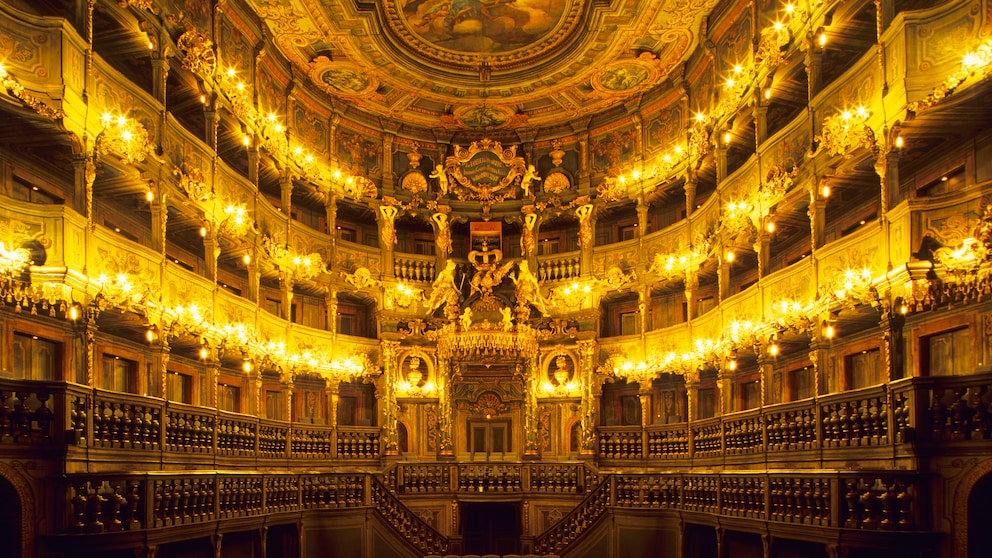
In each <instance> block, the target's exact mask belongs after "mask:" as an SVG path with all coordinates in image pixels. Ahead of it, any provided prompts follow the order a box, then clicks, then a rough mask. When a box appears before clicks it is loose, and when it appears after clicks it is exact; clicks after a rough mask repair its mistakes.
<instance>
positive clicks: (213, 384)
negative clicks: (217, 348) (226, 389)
mask: <svg viewBox="0 0 992 558" xmlns="http://www.w3.org/2000/svg"><path fill="white" fill-rule="evenodd" d="M201 350H202V351H205V354H204V355H203V356H204V359H203V373H204V374H206V375H207V393H203V394H200V403H201V404H202V405H203V406H205V407H213V408H215V409H216V408H218V407H219V405H220V397H219V394H220V383H219V382H220V380H219V378H220V362H219V361H217V359H216V358H215V354H214V349H213V348H212V347H208V346H207V345H204V346H203V348H202V349H201Z"/></svg>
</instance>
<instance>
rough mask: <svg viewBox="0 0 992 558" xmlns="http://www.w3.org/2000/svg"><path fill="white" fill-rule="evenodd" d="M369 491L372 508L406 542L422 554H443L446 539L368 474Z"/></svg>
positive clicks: (445, 550)
mask: <svg viewBox="0 0 992 558" xmlns="http://www.w3.org/2000/svg"><path fill="white" fill-rule="evenodd" d="M369 493H370V495H371V504H372V507H373V509H375V511H376V512H378V513H379V515H380V516H381V517H382V519H384V520H385V521H386V522H387V523H389V525H391V526H392V527H393V529H395V530H396V532H397V533H399V534H400V535H401V536H402V537H403V538H404V539H406V541H407V542H409V543H410V544H412V545H414V546H415V547H417V549H418V550H420V551H421V552H422V553H424V554H443V553H445V552H447V550H448V539H447V538H445V537H444V535H442V534H441V533H438V532H437V531H436V530H435V529H434V528H433V527H431V526H430V525H429V524H428V523H427V522H426V521H424V520H423V519H422V518H421V517H420V516H419V515H417V514H416V513H414V512H413V511H411V510H410V509H409V508H407V507H406V506H405V505H403V502H401V501H400V500H399V498H397V497H396V496H395V495H394V494H393V493H392V492H390V490H389V489H388V488H386V485H384V484H383V483H382V481H380V480H379V479H377V478H376V477H374V476H371V475H370V476H369Z"/></svg>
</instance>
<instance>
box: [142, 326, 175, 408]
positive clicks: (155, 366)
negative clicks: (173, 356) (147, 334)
mask: <svg viewBox="0 0 992 558" xmlns="http://www.w3.org/2000/svg"><path fill="white" fill-rule="evenodd" d="M151 353H152V358H151V361H152V362H151V364H152V366H151V374H149V378H148V386H147V393H148V395H149V396H151V397H166V396H167V395H168V391H167V389H166V382H167V378H168V369H169V357H170V348H169V341H168V339H166V338H165V336H163V335H156V338H155V339H153V340H152V351H151Z"/></svg>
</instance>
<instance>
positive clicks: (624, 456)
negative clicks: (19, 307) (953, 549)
mask: <svg viewBox="0 0 992 558" xmlns="http://www.w3.org/2000/svg"><path fill="white" fill-rule="evenodd" d="M990 392H992V374H985V375H976V376H958V377H954V378H953V379H952V378H951V377H945V378H913V379H907V380H899V381H896V382H892V383H891V384H889V385H888V386H873V387H869V388H864V389H859V390H853V391H847V392H842V393H833V394H830V395H822V396H818V397H817V398H813V399H806V400H802V401H793V402H789V403H782V404H777V405H768V406H765V407H762V408H759V409H751V410H748V411H742V412H737V413H729V414H726V415H723V416H721V417H713V418H707V419H701V420H693V421H691V422H688V423H678V424H666V425H649V426H646V427H644V428H643V429H642V428H641V427H638V426H623V427H615V426H608V427H599V428H598V440H599V447H598V449H597V456H598V457H599V460H600V463H601V464H603V465H610V464H613V463H616V464H620V463H624V462H630V461H652V460H664V461H666V462H668V463H673V464H678V463H682V464H689V463H691V462H697V461H698V462H701V463H710V462H714V461H720V462H726V463H733V462H738V463H749V462H754V461H755V460H769V461H775V460H776V459H778V460H790V459H791V456H793V455H794V452H797V451H801V452H807V455H805V458H809V459H811V460H815V459H816V458H817V457H818V456H822V455H826V456H828V457H829V456H835V457H837V458H842V456H843V454H842V453H836V452H837V451H839V450H843V449H845V448H855V447H856V448H862V449H864V448H883V447H891V446H892V444H894V443H895V444H901V443H903V442H909V441H913V440H918V439H920V433H919V432H917V430H918V426H917V425H920V424H928V425H929V424H937V425H938V427H937V428H930V427H929V426H928V427H926V428H929V429H930V430H931V431H932V432H933V436H930V438H931V439H933V440H935V441H941V440H943V441H949V440H964V439H972V438H975V439H979V440H992V393H990ZM890 401H892V403H890ZM914 401H916V402H923V403H925V404H924V407H923V414H921V415H920V416H915V415H913V414H912V413H911V412H910V410H909V409H910V408H912V407H913V402H914ZM919 404H920V403H916V405H919ZM892 429H895V431H896V432H897V433H902V434H899V435H898V436H897V437H896V439H895V440H893V436H892V434H891V431H892ZM906 431H909V432H910V434H909V436H910V438H907V436H906V434H905V432H906ZM809 452H813V453H815V454H816V455H809V454H808V453H809ZM786 453H789V455H786ZM880 455H881V454H880Z"/></svg>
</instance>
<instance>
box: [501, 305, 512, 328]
mask: <svg viewBox="0 0 992 558" xmlns="http://www.w3.org/2000/svg"><path fill="white" fill-rule="evenodd" d="M499 313H500V314H502V316H503V319H502V320H500V322H501V323H502V324H503V331H512V330H513V310H511V309H510V307H509V306H504V307H502V308H500V309H499Z"/></svg>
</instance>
